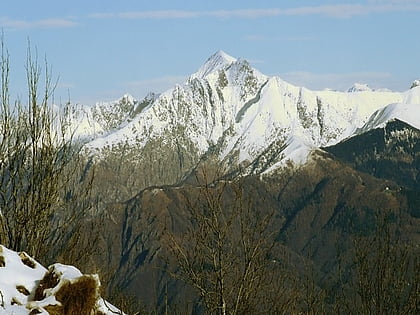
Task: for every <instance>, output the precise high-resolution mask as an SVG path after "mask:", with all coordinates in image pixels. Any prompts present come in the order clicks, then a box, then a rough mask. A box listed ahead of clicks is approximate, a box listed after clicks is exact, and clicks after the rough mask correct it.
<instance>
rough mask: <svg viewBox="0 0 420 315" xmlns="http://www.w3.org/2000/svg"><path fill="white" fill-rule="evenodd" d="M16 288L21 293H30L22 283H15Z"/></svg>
mask: <svg viewBox="0 0 420 315" xmlns="http://www.w3.org/2000/svg"><path fill="white" fill-rule="evenodd" d="M16 290H18V291H19V292H20V293H22V294H23V295H26V296H28V295H29V294H31V293H30V292H29V290H28V289H27V288H25V287H24V286H23V285H17V286H16Z"/></svg>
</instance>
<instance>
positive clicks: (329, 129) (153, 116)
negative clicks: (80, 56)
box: [72, 51, 420, 184]
mask: <svg viewBox="0 0 420 315" xmlns="http://www.w3.org/2000/svg"><path fill="white" fill-rule="evenodd" d="M415 104H420V87H418V86H417V85H416V84H415V82H414V83H413V84H412V88H411V89H409V90H407V91H405V92H392V91H389V90H386V89H379V90H373V89H371V88H369V87H368V86H367V85H366V84H358V83H356V84H355V85H354V86H352V87H351V88H350V89H349V90H348V91H347V92H339V91H330V90H324V91H311V90H309V89H306V88H304V87H297V86H294V85H292V84H290V83H287V82H285V81H283V80H282V79H281V78H279V77H276V76H274V77H269V76H266V75H264V74H262V73H260V72H259V71H258V70H256V69H254V68H252V67H251V66H250V64H249V62H248V61H246V60H244V59H236V58H234V57H231V56H229V55H227V54H226V53H224V52H222V51H218V52H216V53H215V54H214V55H212V56H211V57H210V58H208V60H207V61H206V62H205V63H204V64H203V65H202V66H201V67H200V68H199V69H198V71H197V72H195V73H193V74H192V75H190V76H189V77H188V79H187V80H186V81H185V82H184V83H182V84H179V85H176V86H174V87H173V88H171V89H169V90H167V91H165V92H163V93H162V94H149V95H147V96H146V97H145V98H144V99H143V100H142V101H137V100H135V99H134V98H133V97H132V96H130V95H124V96H123V97H122V98H121V99H119V100H117V101H115V102H109V103H97V104H96V105H95V106H93V107H90V108H82V109H81V110H78V111H76V112H75V114H74V116H73V120H72V122H73V129H74V130H75V135H76V136H77V137H80V138H81V139H83V140H84V141H85V142H86V144H85V148H86V150H87V151H88V152H89V153H90V154H91V155H92V156H105V155H107V154H110V153H112V152H115V151H121V150H122V148H124V152H126V154H127V155H128V154H129V153H130V154H129V155H130V157H131V159H132V160H137V161H138V162H140V161H141V160H142V159H144V156H145V155H148V156H149V157H150V159H152V160H154V159H156V158H160V159H164V160H165V156H170V159H168V161H166V160H165V161H164V162H163V163H161V164H162V165H164V166H162V167H161V168H159V167H158V168H159V170H158V172H164V173H165V172H166V171H167V170H166V169H165V166H168V164H169V166H170V168H172V169H176V170H173V171H172V173H173V176H170V178H169V177H168V178H161V179H160V180H158V181H156V182H154V183H153V184H162V180H163V182H164V183H165V184H173V183H175V182H177V181H179V180H180V179H181V178H183V177H185V176H186V174H188V172H189V171H190V170H191V169H193V168H195V167H196V166H197V165H198V164H199V163H202V162H203V160H211V161H212V162H213V163H214V162H217V164H218V168H220V169H222V170H223V172H225V173H229V172H232V171H235V170H238V169H239V168H240V169H241V170H242V171H243V172H244V171H245V172H247V173H256V174H259V173H264V172H270V171H272V170H274V169H276V168H278V167H281V166H284V165H285V163H286V162H287V161H292V162H294V163H297V164H302V163H304V162H305V161H306V159H307V156H308V154H309V152H310V151H311V150H313V149H314V148H319V147H325V146H331V145H334V144H337V143H339V142H340V141H342V140H344V139H346V138H349V137H351V136H354V135H357V134H360V133H363V132H366V131H368V130H370V129H373V128H377V127H378V126H379V125H380V124H384V123H386V122H387V121H389V120H391V119H396V118H398V119H400V120H402V121H405V122H407V123H409V124H411V125H413V126H414V127H418V126H419V125H420V114H418V113H419V112H420V111H419V110H418V107H420V105H415ZM169 151H170V152H172V153H170V152H169ZM174 152H175V153H174ZM175 161H176V162H175ZM167 162H168V163H167ZM174 162H175V163H174ZM140 163H141V162H140ZM169 173H171V172H169Z"/></svg>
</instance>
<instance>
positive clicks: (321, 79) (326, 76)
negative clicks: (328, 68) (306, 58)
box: [281, 71, 398, 91]
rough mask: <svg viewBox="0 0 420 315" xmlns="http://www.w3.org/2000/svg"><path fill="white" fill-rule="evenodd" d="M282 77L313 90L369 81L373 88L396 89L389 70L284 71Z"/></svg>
mask: <svg viewBox="0 0 420 315" xmlns="http://www.w3.org/2000/svg"><path fill="white" fill-rule="evenodd" d="M281 77H282V78H283V79H284V80H286V81H287V82H290V83H292V84H294V85H297V86H304V87H306V88H309V89H312V90H323V89H326V88H329V89H334V90H340V91H345V90H347V89H348V88H349V87H351V86H352V85H353V84H354V83H356V82H359V83H367V84H369V85H370V86H371V87H372V88H391V89H396V88H398V87H396V86H395V83H394V80H393V77H392V75H391V74H390V73H387V72H354V73H311V72H303V71H295V72H287V73H283V74H282V75H281Z"/></svg>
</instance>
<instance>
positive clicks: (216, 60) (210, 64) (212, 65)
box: [193, 50, 237, 78]
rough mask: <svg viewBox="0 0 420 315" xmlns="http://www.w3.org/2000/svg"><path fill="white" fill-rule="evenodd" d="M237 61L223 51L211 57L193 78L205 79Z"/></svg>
mask: <svg viewBox="0 0 420 315" xmlns="http://www.w3.org/2000/svg"><path fill="white" fill-rule="evenodd" d="M236 61H237V59H236V58H234V57H232V56H230V55H228V54H227V53H225V52H224V51H222V50H219V51H217V52H216V53H214V54H213V55H211V56H210V57H209V58H208V59H207V60H206V62H205V63H204V64H203V65H202V66H201V67H200V69H198V71H197V72H196V73H195V74H193V77H196V78H204V77H206V76H207V75H209V74H210V73H212V72H214V71H218V70H220V69H221V68H223V67H225V66H227V65H230V64H232V63H234V62H236Z"/></svg>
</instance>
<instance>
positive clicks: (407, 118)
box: [357, 103, 420, 133]
mask: <svg viewBox="0 0 420 315" xmlns="http://www.w3.org/2000/svg"><path fill="white" fill-rule="evenodd" d="M393 119H398V120H401V121H403V122H406V123H407V124H409V125H411V126H413V127H415V128H417V129H420V103H419V104H405V103H394V104H389V105H387V106H385V107H384V108H381V109H379V110H377V111H376V112H374V113H373V114H372V116H371V117H370V118H369V120H368V121H367V122H366V124H365V125H364V126H363V127H362V128H360V129H359V130H358V131H357V133H364V132H367V131H369V130H371V129H375V128H381V127H384V126H385V124H386V123H387V122H388V121H391V120H393Z"/></svg>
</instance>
